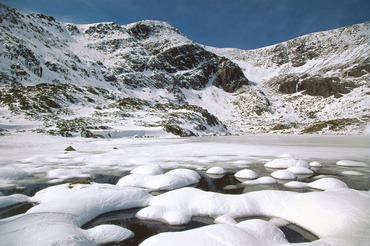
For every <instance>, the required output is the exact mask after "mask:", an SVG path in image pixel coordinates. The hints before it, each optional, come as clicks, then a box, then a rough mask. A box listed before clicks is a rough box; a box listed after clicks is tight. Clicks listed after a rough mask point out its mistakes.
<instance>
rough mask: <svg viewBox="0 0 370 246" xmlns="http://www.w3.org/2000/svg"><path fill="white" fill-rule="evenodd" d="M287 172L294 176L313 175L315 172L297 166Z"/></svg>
mask: <svg viewBox="0 0 370 246" xmlns="http://www.w3.org/2000/svg"><path fill="white" fill-rule="evenodd" d="M287 171H290V172H292V173H294V174H313V171H312V170H310V169H308V168H306V167H298V166H295V167H289V168H288V169H287Z"/></svg>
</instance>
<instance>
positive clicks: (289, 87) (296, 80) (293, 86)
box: [268, 74, 356, 97]
mask: <svg viewBox="0 0 370 246" xmlns="http://www.w3.org/2000/svg"><path fill="white" fill-rule="evenodd" d="M268 84H269V85H270V86H272V87H276V88H278V91H279V92H281V93H283V94H293V93H296V92H300V91H303V94H307V95H310V96H322V97H329V96H332V95H334V96H335V97H340V96H341V94H347V93H349V92H350V91H351V89H353V88H354V87H356V86H355V85H354V84H353V83H351V82H346V81H342V80H341V79H340V78H338V77H323V76H321V75H314V76H310V75H307V74H300V75H297V74H287V75H281V76H278V77H275V78H272V79H270V80H269V81H268Z"/></svg>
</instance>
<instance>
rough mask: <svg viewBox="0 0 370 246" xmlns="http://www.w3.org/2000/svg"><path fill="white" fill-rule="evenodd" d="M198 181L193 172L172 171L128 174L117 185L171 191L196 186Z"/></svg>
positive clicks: (196, 174) (196, 175)
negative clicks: (153, 173)
mask: <svg viewBox="0 0 370 246" xmlns="http://www.w3.org/2000/svg"><path fill="white" fill-rule="evenodd" d="M199 180H200V176H199V174H198V173H197V172H195V171H193V170H189V169H174V170H171V171H169V172H167V173H165V174H159V175H146V174H130V175H127V176H124V177H123V178H121V179H120V180H119V181H118V182H117V185H118V186H126V187H140V188H145V189H151V190H173V189H177V188H180V187H184V186H188V185H191V184H196V183H198V182H199Z"/></svg>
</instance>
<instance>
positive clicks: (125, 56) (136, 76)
mask: <svg viewBox="0 0 370 246" xmlns="http://www.w3.org/2000/svg"><path fill="white" fill-rule="evenodd" d="M369 27H370V24H369V23H363V24H359V25H354V26H350V27H344V28H340V29H336V30H332V31H326V32H320V33H313V34H308V35H306V36H302V37H299V38H296V39H293V40H289V41H286V42H284V43H280V44H277V45H273V46H270V47H266V48H261V49H257V50H238V49H219V48H214V47H207V46H204V45H200V44H197V43H195V42H193V41H191V40H190V39H189V38H187V37H186V36H184V35H183V34H182V33H181V32H180V31H179V30H177V29H176V28H174V27H172V26H171V25H170V24H168V23H166V22H161V21H151V20H144V21H140V22H136V23H132V24H128V25H119V24H117V23H114V22H106V23H96V24H88V25H75V24H70V23H60V22H57V21H56V20H55V19H54V18H53V17H51V16H45V15H42V14H30V15H26V14H23V13H21V12H19V11H17V10H16V9H13V8H9V7H6V6H3V5H1V6H0V33H1V34H0V37H1V45H0V49H1V53H0V58H1V60H0V66H1V72H0V106H1V112H2V115H3V116H1V117H2V119H1V120H2V121H13V122H15V120H16V119H17V120H20V119H23V118H24V119H26V120H27V121H29V122H33V123H32V124H34V125H35V128H34V129H35V130H37V131H39V132H44V133H49V134H56V135H62V136H74V135H81V136H84V137H97V136H99V137H119V136H124V135H127V134H129V133H128V132H131V133H133V134H136V135H139V136H153V135H156V134H160V132H168V133H171V134H175V135H179V136H200V135H214V134H216V135H225V134H238V133H260V132H276V133H313V132H324V133H334V132H335V133H359V132H364V131H366V127H367V125H368V124H369V116H370V114H369V105H370V103H369V71H370V65H369V58H368V57H369V55H370V54H369V53H370V49H369ZM8 124H9V123H8ZM30 124H31V123H30Z"/></svg>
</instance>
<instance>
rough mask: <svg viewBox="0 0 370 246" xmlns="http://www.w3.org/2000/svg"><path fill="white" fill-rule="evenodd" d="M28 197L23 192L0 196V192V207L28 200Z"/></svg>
mask: <svg viewBox="0 0 370 246" xmlns="http://www.w3.org/2000/svg"><path fill="white" fill-rule="evenodd" d="M29 199H30V198H29V197H28V196H26V195H23V194H13V195H10V196H1V194H0V208H5V207H8V206H11V205H14V204H18V203H23V202H28V201H29Z"/></svg>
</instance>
